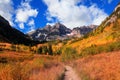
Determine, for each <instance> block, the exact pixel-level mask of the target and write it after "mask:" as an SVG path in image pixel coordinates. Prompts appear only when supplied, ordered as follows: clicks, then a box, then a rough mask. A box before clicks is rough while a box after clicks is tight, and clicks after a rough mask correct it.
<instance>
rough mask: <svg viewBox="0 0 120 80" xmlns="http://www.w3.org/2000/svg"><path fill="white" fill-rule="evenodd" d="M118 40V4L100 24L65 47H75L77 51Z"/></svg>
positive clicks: (119, 21) (119, 27)
mask: <svg viewBox="0 0 120 80" xmlns="http://www.w3.org/2000/svg"><path fill="white" fill-rule="evenodd" d="M118 41H120V4H118V6H117V7H116V8H115V10H114V12H113V13H112V14H111V15H110V16H109V17H107V18H106V19H105V20H104V21H103V22H102V23H101V25H100V26H99V27H98V28H97V29H95V30H93V31H92V32H91V33H89V34H87V35H85V36H84V37H83V38H80V40H76V41H75V40H74V41H71V43H68V44H67V45H65V48H66V47H72V48H75V49H76V50H77V51H78V52H79V53H81V51H82V50H84V49H85V48H87V47H91V46H101V45H103V46H104V45H107V44H111V43H114V42H118Z"/></svg>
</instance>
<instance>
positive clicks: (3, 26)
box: [0, 16, 33, 45]
mask: <svg viewBox="0 0 120 80" xmlns="http://www.w3.org/2000/svg"><path fill="white" fill-rule="evenodd" d="M0 42H9V43H15V44H25V45H29V44H32V43H33V41H32V40H30V39H29V38H27V36H26V35H25V34H23V33H22V32H20V31H18V30H17V29H15V28H13V27H11V26H10V24H9V22H8V21H7V20H5V19H4V18H3V17H2V16H0Z"/></svg>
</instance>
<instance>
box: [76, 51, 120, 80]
mask: <svg viewBox="0 0 120 80" xmlns="http://www.w3.org/2000/svg"><path fill="white" fill-rule="evenodd" d="M74 67H75V69H77V71H78V72H79V74H80V76H81V78H82V80H120V51H119V52H110V53H103V54H98V55H95V56H89V57H86V58H83V59H79V60H77V61H76V62H75V63H74Z"/></svg>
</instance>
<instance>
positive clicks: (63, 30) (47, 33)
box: [28, 23, 71, 41]
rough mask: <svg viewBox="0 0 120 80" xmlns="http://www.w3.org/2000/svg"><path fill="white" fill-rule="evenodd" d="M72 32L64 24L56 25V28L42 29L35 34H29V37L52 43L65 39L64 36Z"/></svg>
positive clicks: (47, 27) (48, 26)
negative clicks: (52, 41)
mask: <svg viewBox="0 0 120 80" xmlns="http://www.w3.org/2000/svg"><path fill="white" fill-rule="evenodd" d="M70 32H71V30H70V29H68V28H67V27H65V26H64V25H63V24H60V23H56V24H55V25H54V26H50V25H47V26H46V27H44V28H42V29H37V30H36V31H34V32H30V33H28V35H29V36H31V38H32V39H33V40H38V41H46V40H47V41H51V40H56V39H63V38H64V36H65V35H67V34H69V33H70ZM31 33H32V34H31Z"/></svg>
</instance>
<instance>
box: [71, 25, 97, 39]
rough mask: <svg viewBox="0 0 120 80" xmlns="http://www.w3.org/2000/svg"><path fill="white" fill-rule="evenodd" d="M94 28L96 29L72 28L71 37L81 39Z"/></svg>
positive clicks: (94, 26)
mask: <svg viewBox="0 0 120 80" xmlns="http://www.w3.org/2000/svg"><path fill="white" fill-rule="evenodd" d="M96 27H97V26H96V25H90V26H81V27H76V28H73V30H72V32H71V35H72V36H74V37H81V36H84V35H85V34H87V33H89V32H91V31H92V30H93V29H95V28H96Z"/></svg>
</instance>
